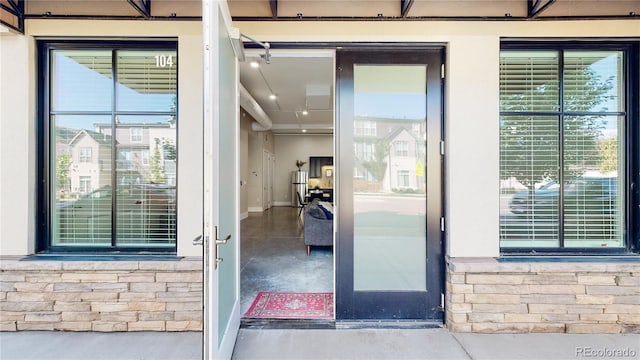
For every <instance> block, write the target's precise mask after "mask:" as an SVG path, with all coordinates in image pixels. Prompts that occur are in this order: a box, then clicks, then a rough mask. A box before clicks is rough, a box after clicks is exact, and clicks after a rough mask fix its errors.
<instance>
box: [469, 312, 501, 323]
mask: <svg viewBox="0 0 640 360" xmlns="http://www.w3.org/2000/svg"><path fill="white" fill-rule="evenodd" d="M467 316H468V319H469V322H470V323H485V322H495V323H501V322H504V316H505V314H499V313H469V314H467Z"/></svg>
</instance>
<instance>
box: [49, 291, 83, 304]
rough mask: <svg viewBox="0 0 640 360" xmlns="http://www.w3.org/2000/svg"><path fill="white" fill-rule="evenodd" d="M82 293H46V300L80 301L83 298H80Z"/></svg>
mask: <svg viewBox="0 0 640 360" xmlns="http://www.w3.org/2000/svg"><path fill="white" fill-rule="evenodd" d="M80 296H81V293H79V292H48V293H44V298H45V300H47V301H66V302H73V301H80V300H82V298H81V297H80Z"/></svg>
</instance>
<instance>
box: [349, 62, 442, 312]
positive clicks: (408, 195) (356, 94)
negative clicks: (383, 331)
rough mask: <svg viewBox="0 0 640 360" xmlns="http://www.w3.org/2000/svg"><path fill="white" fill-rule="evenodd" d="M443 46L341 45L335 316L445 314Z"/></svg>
mask: <svg viewBox="0 0 640 360" xmlns="http://www.w3.org/2000/svg"><path fill="white" fill-rule="evenodd" d="M441 58H442V56H441V50H431V49H422V50H415V49H412V50H405V49H395V50H372V49H370V50H363V49H358V50H347V49H344V50H339V51H338V53H337V59H338V61H337V64H338V70H337V90H338V107H339V109H338V121H337V124H338V131H337V132H336V134H337V142H338V154H339V156H338V164H337V165H338V167H339V173H338V176H339V184H338V186H339V189H340V194H339V195H340V196H339V197H338V199H337V200H338V211H339V217H338V229H339V230H338V242H337V246H338V250H337V265H338V266H337V275H336V277H337V293H336V318H337V319H338V320H341V319H345V320H346V319H393V320H395V319H418V320H420V319H423V320H427V319H441V318H442V311H441V307H440V306H441V304H440V301H441V293H442V273H443V268H442V263H443V260H442V250H441V238H442V232H441V231H440V217H441V216H442V215H441V214H442V200H441V175H442V171H441V169H442V158H441V155H440V142H441V139H442V115H441V114H442V112H441V110H442V105H441V101H442V85H441V76H440V71H441V70H440V69H441V62H442V60H441Z"/></svg>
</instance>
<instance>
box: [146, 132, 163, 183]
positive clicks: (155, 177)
mask: <svg viewBox="0 0 640 360" xmlns="http://www.w3.org/2000/svg"><path fill="white" fill-rule="evenodd" d="M155 142H156V145H155V147H154V149H153V156H151V159H150V164H149V171H150V172H151V174H150V177H149V180H150V181H151V182H152V183H156V184H159V183H164V182H165V176H164V169H163V167H162V165H161V160H162V157H161V155H160V140H159V139H157V138H156V139H155Z"/></svg>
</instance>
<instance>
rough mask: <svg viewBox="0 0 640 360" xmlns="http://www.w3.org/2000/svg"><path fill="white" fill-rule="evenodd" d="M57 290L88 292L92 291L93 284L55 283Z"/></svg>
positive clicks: (54, 289) (54, 287) (55, 289)
mask: <svg viewBox="0 0 640 360" xmlns="http://www.w3.org/2000/svg"><path fill="white" fill-rule="evenodd" d="M53 291H55V292H88V291H91V285H90V284H87V283H56V284H53Z"/></svg>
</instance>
